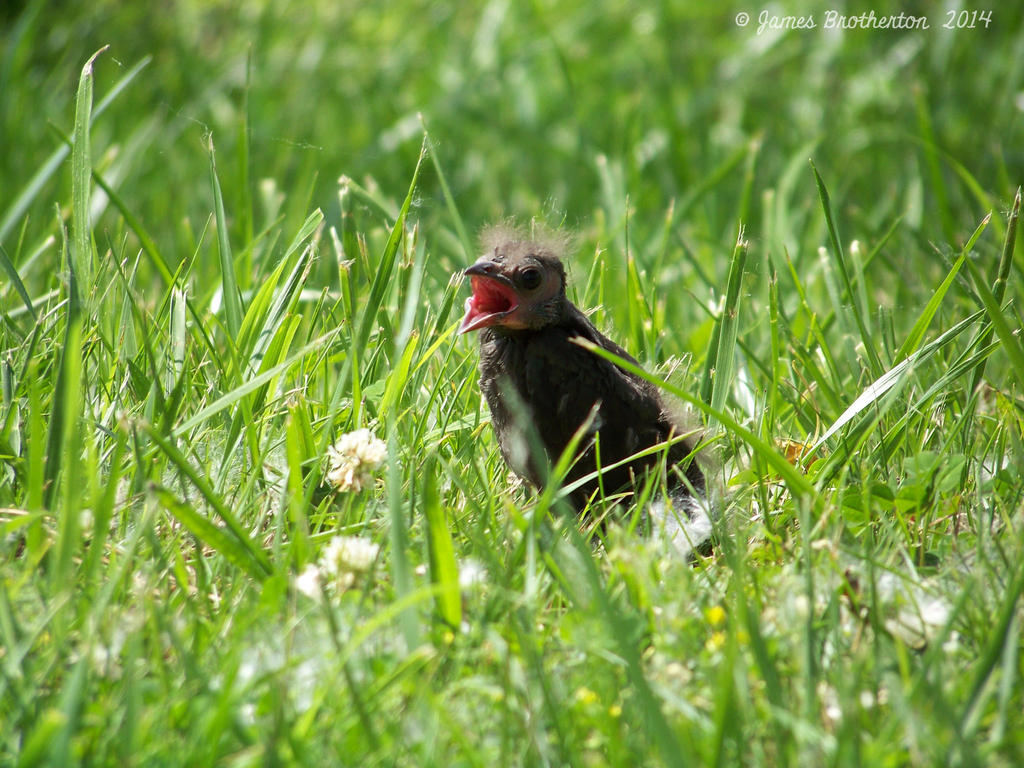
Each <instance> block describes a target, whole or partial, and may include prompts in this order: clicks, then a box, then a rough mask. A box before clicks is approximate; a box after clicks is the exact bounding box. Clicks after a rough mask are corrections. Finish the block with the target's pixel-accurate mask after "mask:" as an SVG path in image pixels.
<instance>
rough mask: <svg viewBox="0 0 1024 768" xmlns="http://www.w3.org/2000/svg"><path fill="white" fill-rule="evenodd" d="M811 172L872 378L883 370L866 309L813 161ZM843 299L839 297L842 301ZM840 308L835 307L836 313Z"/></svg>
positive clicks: (823, 185)
mask: <svg viewBox="0 0 1024 768" xmlns="http://www.w3.org/2000/svg"><path fill="white" fill-rule="evenodd" d="M811 170H812V171H813V172H814V180H815V182H816V183H817V185H818V197H819V198H820V200H821V207H822V209H823V210H824V212H825V224H826V225H827V226H828V234H829V238H830V239H831V241H832V253H833V255H834V256H835V259H836V264H838V266H839V274H840V276H841V277H842V279H843V296H845V297H846V298H848V299H849V301H850V307H851V309H852V312H853V319H854V322H855V323H856V325H857V329H858V330H859V331H860V339H861V342H863V344H864V351H865V353H866V354H867V356H868V360H869V361H870V362H871V368H872V373H873V375H874V376H878V375H879V374H881V373H882V371H883V370H885V367H884V366H883V365H882V361H881V359H880V358H879V357H878V350H877V348H876V346H875V341H874V339H872V338H871V332H870V331H869V330H868V326H867V323H866V321H865V316H866V314H867V307H861V306H860V303H859V302H858V300H857V294H856V293H854V289H853V282H852V281H851V279H850V267H849V265H848V264H847V262H846V255H845V253H844V252H843V245H842V243H841V242H840V240H839V233H838V232H837V231H836V224H835V219H834V218H833V216H832V203H831V201H830V198H829V194H828V189H826V187H825V181H824V179H822V178H821V174H819V173H818V169H817V167H815V165H814V161H813V160H812V161H811ZM865 296H866V294H865ZM842 298H843V297H840V299H842ZM839 309H840V307H838V306H837V307H836V311H837V312H838V311H839Z"/></svg>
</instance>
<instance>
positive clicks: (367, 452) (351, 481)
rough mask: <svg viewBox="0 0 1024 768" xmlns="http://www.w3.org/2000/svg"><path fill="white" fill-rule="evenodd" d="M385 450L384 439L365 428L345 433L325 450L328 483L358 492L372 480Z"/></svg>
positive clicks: (384, 455)
mask: <svg viewBox="0 0 1024 768" xmlns="http://www.w3.org/2000/svg"><path fill="white" fill-rule="evenodd" d="M387 453H388V449H387V445H386V444H385V443H384V441H383V440H379V439H377V437H376V436H375V435H374V434H373V432H371V431H370V430H368V429H366V428H365V427H364V428H363V429H357V430H356V431H355V432H348V433H346V434H344V435H342V436H341V439H340V440H338V442H337V443H335V444H334V445H332V446H331V447H329V448H328V449H327V465H328V466H327V482H328V483H330V484H331V485H332V486H334V488H335V489H336V490H338V491H360V490H362V489H363V487H364V486H366V485H369V484H370V483H372V482H373V472H374V470H376V469H377V468H378V467H379V466H380V465H381V464H382V463H383V462H384V459H385V457H386V456H387Z"/></svg>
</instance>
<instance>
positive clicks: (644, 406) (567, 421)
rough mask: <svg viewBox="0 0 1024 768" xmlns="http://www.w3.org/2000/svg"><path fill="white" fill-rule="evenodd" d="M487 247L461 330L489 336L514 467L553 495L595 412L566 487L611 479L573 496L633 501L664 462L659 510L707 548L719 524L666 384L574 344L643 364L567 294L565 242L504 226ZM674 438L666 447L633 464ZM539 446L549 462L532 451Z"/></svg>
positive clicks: (485, 353)
mask: <svg viewBox="0 0 1024 768" xmlns="http://www.w3.org/2000/svg"><path fill="white" fill-rule="evenodd" d="M484 245H485V254H484V255H483V256H482V257H481V258H480V259H479V260H478V261H477V262H476V263H475V264H473V265H472V266H471V267H469V268H468V269H466V270H465V274H466V275H468V276H469V277H470V280H471V282H472V289H473V294H472V296H470V298H468V299H467V300H466V314H465V316H464V317H463V318H462V324H461V325H460V327H459V333H467V332H469V331H480V388H481V390H482V391H483V394H484V396H485V397H486V399H487V405H488V407H489V409H490V412H491V423H492V425H493V427H494V431H495V434H496V435H497V438H498V446H499V448H500V449H501V455H502V456H503V457H504V459H505V462H506V463H507V464H508V465H509V467H510V468H511V469H512V470H513V471H514V472H515V473H516V474H517V475H519V476H520V477H522V478H523V479H525V480H527V481H528V482H529V483H530V484H531V485H533V486H534V487H536V488H540V487H543V485H544V481H545V476H546V472H547V468H548V467H549V466H553V465H554V464H555V462H557V461H558V458H559V457H560V456H561V455H562V453H563V451H564V450H565V448H566V446H567V445H568V444H569V442H570V440H571V439H572V437H573V435H574V434H575V433H576V432H577V431H578V430H579V429H580V427H581V426H583V425H584V423H585V422H587V420H588V419H590V418H591V411H592V410H594V411H595V412H594V415H593V417H592V420H591V421H590V424H589V427H588V430H587V433H586V434H585V435H584V438H583V439H582V440H581V441H580V443H579V445H578V449H577V450H578V458H577V460H576V461H575V463H574V464H573V465H572V467H571V469H570V470H569V472H568V474H567V476H566V478H565V481H564V482H565V484H566V485H570V484H572V483H574V482H576V481H578V480H580V479H581V478H584V477H586V476H587V475H589V474H592V473H594V472H595V470H596V469H598V468H599V467H600V468H606V469H603V471H602V472H601V475H600V480H598V479H597V478H594V479H591V480H588V481H586V482H584V483H583V484H582V485H581V486H580V487H579V488H577V489H576V490H574V491H573V492H572V493H571V494H570V496H569V501H570V502H571V503H572V505H573V506H574V507H575V509H576V511H577V512H581V511H583V509H584V507H585V506H586V505H587V502H588V501H589V500H590V499H592V498H593V497H594V496H595V495H597V494H598V492H599V489H602V488H603V493H604V495H605V497H612V496H615V495H617V494H621V495H622V496H621V497H622V498H626V497H628V495H629V494H631V493H632V492H634V491H635V490H636V489H637V488H638V487H642V486H641V484H642V483H643V482H644V480H645V476H646V474H647V472H648V470H649V469H652V468H654V467H656V466H657V465H658V464H660V463H661V462H662V461H665V463H666V466H667V470H668V471H667V474H666V477H665V480H666V485H667V489H668V491H669V500H670V501H671V507H670V506H669V505H668V504H666V501H665V499H664V498H659V499H657V500H656V501H655V502H654V503H652V504H651V505H650V507H649V509H648V512H649V514H650V515H651V517H652V520H653V522H654V523H655V524H661V525H663V526H664V529H665V531H666V533H667V535H668V536H669V538H670V539H671V540H672V541H673V543H674V544H675V545H676V546H677V548H678V549H680V550H682V551H684V552H686V553H687V554H688V553H689V552H690V551H691V550H692V549H693V548H694V547H697V546H699V545H701V544H703V543H704V542H705V541H706V540H707V539H708V538H709V537H710V533H711V523H710V519H709V517H708V512H707V509H708V507H707V505H706V504H705V503H704V497H705V494H706V490H705V480H704V475H703V473H702V472H701V469H700V467H699V466H698V464H697V462H696V461H695V460H694V459H693V452H694V444H693V442H692V440H691V439H688V438H684V439H678V438H679V437H680V436H681V435H683V434H685V431H684V430H683V429H682V428H681V427H680V426H679V424H678V423H677V422H676V421H675V420H674V419H673V418H672V415H671V414H670V412H669V411H668V409H667V408H666V406H665V403H664V402H663V400H662V398H661V396H660V394H659V391H658V389H657V387H655V386H654V385H653V384H651V383H649V382H647V381H645V380H644V379H642V378H640V377H639V376H637V375H635V374H634V373H631V372H629V371H627V370H624V369H623V368H620V367H619V366H617V365H615V364H614V363H612V362H610V361H608V360H606V359H604V358H602V357H599V356H598V355H596V354H594V353H593V352H592V351H590V350H588V349H585V348H584V347H582V346H580V345H579V344H578V343H576V341H574V340H576V339H585V340H587V341H590V342H592V343H593V344H595V345H597V346H599V347H602V348H604V349H605V350H608V351H609V352H611V353H613V354H615V355H617V356H618V357H621V358H623V359H624V360H628V361H630V362H631V363H634V364H636V361H635V360H634V359H633V357H632V356H630V355H629V353H627V352H626V351H625V350H624V349H623V348H622V347H620V346H619V345H618V344H616V343H614V342H613V341H611V340H610V339H608V338H607V337H606V336H604V335H603V334H602V333H601V332H600V331H598V330H597V328H595V327H594V324H593V323H591V322H590V320H589V319H587V316H586V315H584V314H583V312H581V311H580V310H579V309H578V308H577V307H576V306H575V305H574V304H573V303H572V302H571V301H569V299H568V298H567V297H566V294H565V285H566V277H565V267H564V266H563V264H562V260H561V251H562V249H563V248H564V243H563V241H560V240H558V239H557V238H556V237H554V236H552V237H546V238H537V239H534V238H530V237H528V236H526V235H525V234H523V233H521V232H519V231H517V230H514V229H510V228H506V227H498V228H494V229H492V230H490V231H488V232H487V233H485V235H484ZM530 430H533V431H534V433H535V437H534V438H533V441H532V442H531V436H530V435H529V434H528V433H529V431H530ZM673 438H674V439H675V440H674V442H673V443H672V444H671V445H670V446H669V447H668V448H667V450H657V451H654V452H652V453H650V454H649V455H646V456H642V457H637V458H633V459H632V460H628V459H630V457H632V456H634V455H635V454H636V453H638V452H641V451H644V450H645V449H648V448H652V447H654V446H657V445H659V444H664V443H665V442H666V441H668V440H670V439H673ZM538 444H539V446H541V447H542V448H543V454H544V455H537V451H536V449H531V445H533V446H538ZM627 460H628V461H627ZM620 462H623V463H621V465H620V466H614V467H613V466H612V465H616V464H619V463H620Z"/></svg>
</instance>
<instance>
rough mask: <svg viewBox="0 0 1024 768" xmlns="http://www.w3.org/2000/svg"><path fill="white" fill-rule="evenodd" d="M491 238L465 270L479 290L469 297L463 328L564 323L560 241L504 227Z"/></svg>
mask: <svg viewBox="0 0 1024 768" xmlns="http://www.w3.org/2000/svg"><path fill="white" fill-rule="evenodd" d="M485 242H486V244H487V246H488V247H487V252H486V253H485V254H484V255H483V256H481V257H480V259H479V260H478V261H477V262H476V264H474V265H473V266H471V267H469V268H468V269H466V272H465V274H467V275H469V278H470V281H471V283H472V286H473V295H472V296H470V297H469V298H468V299H466V314H465V316H464V317H463V318H462V324H461V325H460V326H459V333H466V332H467V331H476V330H479V329H481V328H494V329H495V330H497V331H498V332H501V331H513V332H514V331H524V330H538V329H540V328H543V327H545V326H547V325H551V324H552V323H556V322H558V321H559V320H560V319H561V318H562V312H563V307H564V304H565V301H566V298H565V267H563V266H562V260H561V259H560V258H559V257H558V251H559V245H558V243H557V242H554V241H552V242H545V241H538V240H531V239H527V238H524V237H522V236H521V235H520V234H519V233H517V232H515V231H511V230H504V229H502V230H498V231H496V232H492V233H490V234H489V235H488V236H487V239H486V241H485Z"/></svg>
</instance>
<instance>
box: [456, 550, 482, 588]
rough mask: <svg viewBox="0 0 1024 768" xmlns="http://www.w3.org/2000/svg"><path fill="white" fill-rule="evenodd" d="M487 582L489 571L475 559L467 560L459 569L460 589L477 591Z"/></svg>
mask: <svg viewBox="0 0 1024 768" xmlns="http://www.w3.org/2000/svg"><path fill="white" fill-rule="evenodd" d="M486 581H487V569H486V568H484V567H483V566H482V565H481V564H480V563H479V562H478V561H476V560H474V559H473V558H471V557H470V558H466V559H465V560H464V561H463V562H462V567H461V568H460V569H459V587H461V588H462V589H464V590H471V589H476V588H477V587H480V586H483V584H484V583H485V582H486Z"/></svg>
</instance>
